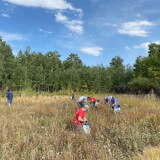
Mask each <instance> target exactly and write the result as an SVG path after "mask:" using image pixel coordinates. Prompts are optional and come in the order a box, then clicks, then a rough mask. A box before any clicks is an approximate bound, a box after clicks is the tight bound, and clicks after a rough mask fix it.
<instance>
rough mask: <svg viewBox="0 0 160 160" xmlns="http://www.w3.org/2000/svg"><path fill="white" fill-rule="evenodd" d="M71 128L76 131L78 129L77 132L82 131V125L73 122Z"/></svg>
mask: <svg viewBox="0 0 160 160" xmlns="http://www.w3.org/2000/svg"><path fill="white" fill-rule="evenodd" d="M73 128H74V129H75V130H76V131H79V132H81V131H83V126H81V125H76V124H73Z"/></svg>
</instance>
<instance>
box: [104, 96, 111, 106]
mask: <svg viewBox="0 0 160 160" xmlns="http://www.w3.org/2000/svg"><path fill="white" fill-rule="evenodd" d="M109 100H110V98H109V97H108V96H106V97H104V104H105V105H106V106H108V107H109Z"/></svg>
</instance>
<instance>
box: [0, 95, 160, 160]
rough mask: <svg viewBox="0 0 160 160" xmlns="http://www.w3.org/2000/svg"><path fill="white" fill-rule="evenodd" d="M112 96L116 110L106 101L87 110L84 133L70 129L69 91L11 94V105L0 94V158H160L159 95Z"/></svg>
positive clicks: (72, 109) (72, 112)
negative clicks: (87, 131)
mask: <svg viewBox="0 0 160 160" xmlns="http://www.w3.org/2000/svg"><path fill="white" fill-rule="evenodd" d="M95 96H96V97H97V98H99V99H101V100H103V98H104V96H106V95H100V94H98V95H95ZM115 96H116V98H117V99H118V100H119V103H120V104H121V112H120V113H118V114H114V113H113V111H112V109H111V108H107V107H105V108H101V107H99V108H98V110H97V111H95V110H92V109H90V110H89V112H88V113H87V115H86V116H87V118H88V120H89V121H90V123H91V126H90V127H91V135H89V136H86V135H78V134H77V133H75V132H74V131H73V128H72V123H73V119H74V116H75V113H76V111H77V105H76V101H71V99H70V97H69V96H37V97H36V96H32V97H16V98H15V99H14V101H13V106H12V107H6V104H5V103H6V99H4V98H0V159H1V160H3V159H4V160H41V159H45V160H119V159H123V160H125V159H132V160H159V159H160V101H159V100H158V99H156V98H155V97H154V96H134V95H115ZM77 98H78V96H77Z"/></svg>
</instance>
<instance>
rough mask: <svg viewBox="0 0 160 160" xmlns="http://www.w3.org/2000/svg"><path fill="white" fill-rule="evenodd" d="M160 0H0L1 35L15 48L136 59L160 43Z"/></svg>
mask: <svg viewBox="0 0 160 160" xmlns="http://www.w3.org/2000/svg"><path fill="white" fill-rule="evenodd" d="M159 7H160V1H159V0H134V1H133V0H112V1H111V0H0V35H1V36H2V38H3V40H5V41H7V43H8V44H10V46H11V47H12V49H13V53H14V54H15V55H16V54H17V52H18V51H19V50H20V49H22V50H23V51H24V50H25V48H26V47H27V46H30V47H31V49H32V50H31V51H36V52H42V53H46V52H48V51H55V50H56V51H58V52H59V53H60V54H61V55H62V56H61V59H62V60H64V59H66V58H67V57H68V55H69V54H70V53H77V54H78V55H79V57H80V58H81V59H82V61H83V62H84V63H85V64H86V65H90V66H92V65H97V64H103V65H104V66H108V65H109V63H110V61H111V59H112V58H113V57H115V56H120V57H121V58H123V59H124V64H131V65H133V64H134V62H135V60H136V58H137V56H147V49H148V44H149V43H152V42H154V43H158V44H160V34H159V33H160V16H159V15H160V9H159Z"/></svg>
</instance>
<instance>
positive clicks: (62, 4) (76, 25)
mask: <svg viewBox="0 0 160 160" xmlns="http://www.w3.org/2000/svg"><path fill="white" fill-rule="evenodd" d="M3 1H6V2H9V3H12V4H16V5H21V6H25V7H41V8H45V9H50V10H58V11H60V10H61V11H64V10H67V9H68V10H71V11H73V12H74V13H73V14H74V15H75V16H77V17H78V18H79V19H80V18H82V16H83V11H82V9H80V8H75V7H74V6H72V4H71V3H69V2H67V1H66V0H3ZM55 16H56V21H57V22H61V23H63V24H65V26H66V27H67V28H69V29H70V30H72V31H73V32H76V33H78V34H81V33H82V32H83V26H82V23H83V22H82V21H81V20H67V17H66V16H64V15H62V13H58V14H56V15H55Z"/></svg>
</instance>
